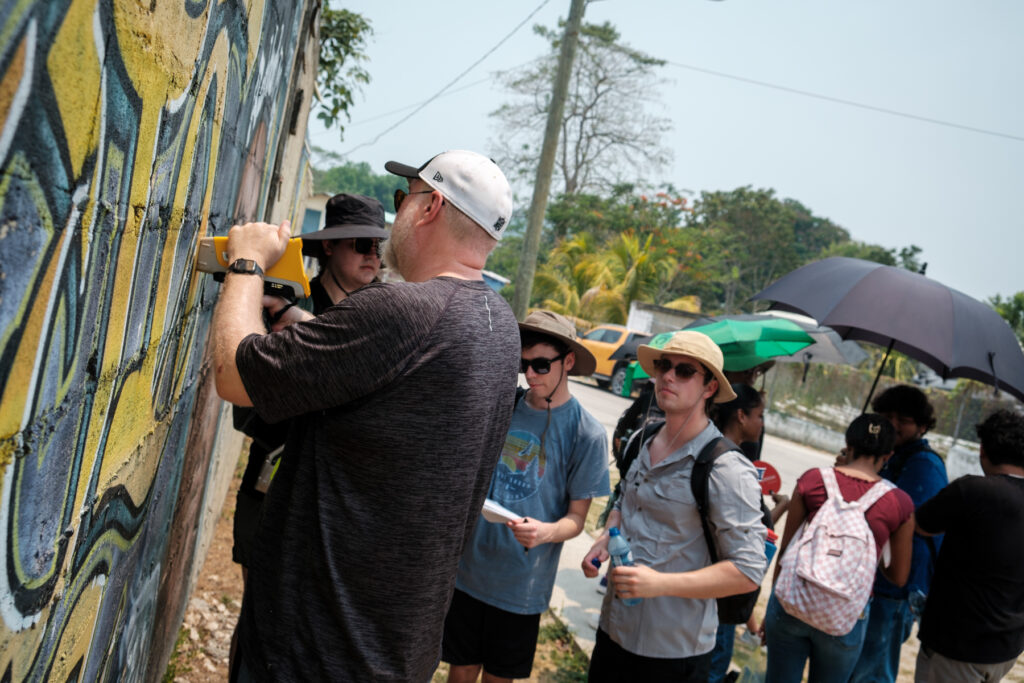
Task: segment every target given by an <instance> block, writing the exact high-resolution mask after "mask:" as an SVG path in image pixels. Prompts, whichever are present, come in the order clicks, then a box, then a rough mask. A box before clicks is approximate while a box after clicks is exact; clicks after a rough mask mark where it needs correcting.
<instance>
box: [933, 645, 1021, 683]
mask: <svg viewBox="0 0 1024 683" xmlns="http://www.w3.org/2000/svg"><path fill="white" fill-rule="evenodd" d="M1016 661H1017V660H1016V658H1014V659H1011V660H1010V661H1008V662H999V663H998V664H971V663H970V662H959V661H957V660H955V659H950V658H949V657H943V656H942V655H940V654H939V653H938V652H936V651H935V650H933V649H931V648H930V647H927V646H925V645H921V649H920V650H918V652H917V669H916V670H915V671H914V683H997V681H1000V680H1002V678H1003V676H1005V675H1006V672H1008V671H1009V670H1010V669H1012V668H1013V664H1014V662H1016Z"/></svg>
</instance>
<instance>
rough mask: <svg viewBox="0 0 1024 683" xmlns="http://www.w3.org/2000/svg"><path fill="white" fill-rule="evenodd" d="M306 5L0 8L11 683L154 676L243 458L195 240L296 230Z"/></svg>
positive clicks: (0, 303)
mask: <svg viewBox="0 0 1024 683" xmlns="http://www.w3.org/2000/svg"><path fill="white" fill-rule="evenodd" d="M319 6H320V2H319V0H248V1H246V2H239V1H235V0H160V1H159V2H157V0H145V1H141V0H0V8H2V12H0V113H2V119H3V124H2V128H0V387H2V388H0V473H2V489H0V491H2V492H0V553H2V561H3V567H2V570H0V645H2V647H0V653H2V654H0V681H11V680H15V681H21V680H29V681H44V680H60V681H66V680H75V681H95V680H104V681H106V680H109V681H113V680H117V681H134V680H150V681H152V680H158V679H159V678H160V677H161V676H162V674H163V671H164V668H165V666H166V663H167V658H168V656H169V654H170V651H171V648H172V647H173V643H174V640H175V636H176V634H177V630H178V627H179V625H180V622H181V617H182V614H183V612H184V608H185V603H186V601H187V598H188V593H189V590H190V589H191V582H192V581H193V580H194V577H195V574H196V572H197V566H196V565H197V562H198V559H197V554H198V553H197V548H205V543H204V542H203V540H204V539H202V538H201V535H202V533H203V529H204V528H209V526H210V525H208V524H206V525H204V523H203V520H202V519H201V518H202V516H203V515H204V514H207V512H206V511H207V510H208V508H210V506H209V504H208V503H209V501H210V500H211V499H215V498H216V499H218V500H219V496H223V494H224V491H223V487H224V485H226V481H224V482H223V484H221V485H220V490H215V489H216V487H217V486H218V484H217V483H216V478H215V477H213V476H212V473H213V472H214V471H215V470H217V469H218V468H219V469H223V462H221V461H223V460H224V459H225V458H228V459H230V462H229V463H228V467H229V468H230V467H232V466H233V465H234V461H235V459H237V456H238V453H237V451H236V452H233V453H218V452H217V449H216V448H215V443H216V441H217V439H218V434H220V433H221V430H228V429H230V423H229V422H230V421H227V422H228V423H227V424H225V423H224V422H225V421H224V420H222V418H221V415H222V414H223V411H222V402H221V401H220V400H219V399H218V398H217V397H216V395H215V392H214V391H213V387H212V384H213V383H212V375H211V373H210V365H209V359H208V356H207V355H206V353H205V349H206V339H207V334H208V331H209V325H210V319H211V316H212V306H213V303H214V301H215V299H216V288H217V285H216V284H215V283H214V282H212V280H211V279H210V278H209V276H207V275H198V274H196V273H194V272H193V266H194V258H195V249H196V244H197V241H198V239H199V237H200V236H203V235H217V234H220V235H222V234H226V233H227V230H228V228H229V227H230V225H231V224H232V223H234V222H238V221H240V220H243V219H251V218H263V219H269V220H280V219H283V218H293V219H294V218H295V213H296V207H294V206H293V205H291V204H288V205H282V204H281V203H280V202H278V203H277V204H275V203H274V200H273V198H274V197H279V198H284V201H286V202H291V203H293V202H294V201H296V198H298V197H300V196H302V194H303V192H302V191H300V189H299V186H300V185H301V183H302V178H303V177H304V176H305V174H304V173H303V169H302V168H300V167H299V166H300V165H301V164H303V163H304V160H305V156H304V155H303V154H302V153H301V151H300V152H299V153H295V152H294V150H293V151H292V152H290V153H288V154H285V151H286V150H287V149H288V148H289V147H290V146H298V147H300V148H301V147H302V145H303V138H304V135H305V127H304V125H303V126H301V130H299V131H298V133H297V134H294V133H290V132H289V130H288V126H287V123H288V122H289V121H290V120H291V114H292V112H291V111H290V108H291V107H293V106H302V107H305V110H304V113H308V105H309V101H308V100H309V97H308V95H307V96H306V97H305V98H304V99H302V98H296V97H295V93H296V92H298V91H299V90H303V91H304V92H305V93H311V92H312V90H313V88H312V79H313V78H314V76H315V74H314V73H312V72H313V71H315V68H316V45H317V36H316V32H317V28H316V27H317V25H318V21H319V15H318V12H319V8H320V7H319ZM311 31H312V34H313V35H311ZM296 100H298V101H296ZM301 120H302V121H305V118H304V117H301ZM284 158H287V159H293V160H294V161H293V162H292V163H293V164H294V165H295V167H294V168H288V167H287V166H285V165H282V163H281V160H282V159H284ZM214 514H215V513H214ZM199 559H201V558H199Z"/></svg>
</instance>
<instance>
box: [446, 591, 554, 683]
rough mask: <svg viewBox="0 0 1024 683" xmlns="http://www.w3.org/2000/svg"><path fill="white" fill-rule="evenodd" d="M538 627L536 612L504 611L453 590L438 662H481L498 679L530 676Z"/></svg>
mask: <svg viewBox="0 0 1024 683" xmlns="http://www.w3.org/2000/svg"><path fill="white" fill-rule="evenodd" d="M539 630H540V615H539V614H515V613H513V612H506V611H505V610H503V609H498V608H497V607H492V606H491V605H488V604H486V603H484V602H481V601H479V600H477V599H476V598H474V597H472V596H471V595H467V594H466V593H463V592H462V591H460V590H458V589H456V591H455V595H454V597H452V604H451V607H449V608H448V616H447V617H445V620H444V640H443V641H442V643H441V661H444V662H448V664H450V665H452V666H474V665H477V664H483V667H484V671H486V672H487V673H489V674H491V675H492V676H497V677H498V678H529V677H530V671H531V670H532V669H533V656H534V654H535V653H536V651H537V632H538V631H539Z"/></svg>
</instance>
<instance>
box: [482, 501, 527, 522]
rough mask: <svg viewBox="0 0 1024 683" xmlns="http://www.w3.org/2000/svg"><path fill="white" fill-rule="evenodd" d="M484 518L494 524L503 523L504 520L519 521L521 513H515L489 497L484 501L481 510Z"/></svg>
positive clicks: (521, 518)
mask: <svg viewBox="0 0 1024 683" xmlns="http://www.w3.org/2000/svg"><path fill="white" fill-rule="evenodd" d="M482 513H483V516H484V519H486V520H487V521H488V522H494V523H495V524H504V523H505V522H521V521H522V520H523V516H522V515H517V514H516V513H514V512H512V511H511V510H509V509H508V508H506V507H503V506H502V505H500V504H498V503H496V502H494V501H493V500H491V499H490V498H488V499H487V500H485V501H484V509H483V510H482Z"/></svg>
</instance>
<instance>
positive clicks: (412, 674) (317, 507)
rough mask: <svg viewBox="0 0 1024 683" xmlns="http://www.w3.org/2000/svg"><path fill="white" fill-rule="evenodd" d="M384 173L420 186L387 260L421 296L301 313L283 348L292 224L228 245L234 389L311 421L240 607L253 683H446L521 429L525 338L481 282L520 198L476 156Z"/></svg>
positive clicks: (225, 315) (274, 502) (404, 210)
mask: <svg viewBox="0 0 1024 683" xmlns="http://www.w3.org/2000/svg"><path fill="white" fill-rule="evenodd" d="M386 168H387V169H388V170H389V171H391V172H392V173H395V174H396V175H399V176H402V177H404V178H407V179H408V184H409V186H408V191H403V190H399V191H397V192H396V193H395V211H396V218H395V223H394V226H393V229H392V233H391V239H390V240H388V243H387V245H388V246H387V250H386V253H385V260H386V261H387V262H388V264H389V266H390V267H391V268H393V269H394V270H395V271H397V272H398V273H399V274H400V275H401V276H402V278H404V280H405V282H401V283H391V284H371V285H368V286H367V287H364V288H363V289H361V290H359V291H358V292H355V293H353V295H352V296H351V297H349V298H348V299H345V300H344V301H342V302H341V303H340V304H338V305H336V306H333V307H331V308H329V309H327V310H326V311H325V312H324V313H322V314H321V315H319V316H317V317H315V318H314V317H312V316H309V315H308V314H306V313H304V312H302V311H300V310H299V309H298V308H297V307H293V308H290V309H288V310H287V311H285V312H284V315H283V316H282V318H281V320H282V322H284V323H286V324H287V326H286V327H285V328H284V329H282V330H280V331H279V332H274V333H272V334H265V332H264V329H263V326H262V323H261V320H260V301H261V295H262V291H263V285H262V278H261V277H259V275H260V274H261V272H262V270H264V269H266V268H269V267H270V266H271V265H273V264H274V263H275V262H276V261H277V260H278V259H279V258H280V256H281V254H282V253H283V251H284V247H285V244H286V243H287V240H288V238H289V236H290V235H289V229H290V228H289V225H288V224H287V223H285V224H283V225H281V226H272V225H267V224H264V223H250V224H246V225H241V226H234V227H232V229H231V231H230V233H229V235H228V246H227V252H228V262H229V263H231V264H232V267H231V269H230V270H229V273H228V275H227V277H226V278H225V282H224V287H223V289H222V290H221V293H220V300H219V302H218V304H217V309H216V312H215V316H214V325H213V332H212V342H213V345H214V346H213V348H214V363H215V369H216V380H217V391H218V393H219V394H220V395H221V397H223V398H224V399H226V400H228V401H231V402H232V403H235V404H238V405H254V406H255V408H256V411H257V412H258V413H259V414H260V415H261V417H263V418H264V419H265V420H267V421H268V422H275V421H279V420H284V419H287V418H292V419H293V422H292V425H293V426H292V428H291V431H290V432H289V437H288V442H287V444H286V447H285V453H284V456H283V458H282V460H281V465H280V468H279V471H278V473H277V475H276V476H275V478H274V482H273V485H272V486H271V487H270V489H269V491H268V493H267V497H266V500H265V502H264V508H263V514H262V517H261V519H260V526H259V529H258V531H257V538H256V542H255V546H254V549H253V556H254V559H253V562H252V566H251V567H250V569H249V580H248V582H247V584H246V591H245V596H244V598H243V601H242V614H241V616H240V618H239V628H238V641H239V655H238V657H237V660H238V664H237V666H236V671H235V675H236V676H237V679H238V680H242V681H245V680H256V681H271V680H274V681H277V680H331V681H349V680H358V681H363V680H401V681H425V680H428V679H429V678H430V676H431V674H432V672H433V671H434V669H435V668H436V666H437V662H438V658H439V654H440V641H441V629H442V624H443V618H444V614H445V610H446V607H447V605H448V603H449V601H450V600H451V596H452V591H453V586H454V580H455V572H456V568H457V566H458V561H459V557H460V555H461V554H462V550H463V547H464V546H465V544H466V541H467V539H468V537H469V534H470V533H471V531H472V529H473V525H474V524H475V522H476V520H477V518H478V517H479V515H480V508H481V506H482V504H483V500H484V496H485V494H486V491H487V486H488V483H489V482H490V478H491V473H492V472H493V469H494V465H495V463H496V462H497V458H498V455H499V453H500V451H501V447H502V443H503V442H504V438H505V433H506V432H507V430H508V425H509V420H510V416H511V412H512V408H513V399H514V391H515V386H516V374H517V370H518V364H519V332H518V328H517V325H516V321H515V317H514V316H513V315H512V311H511V310H510V309H509V307H508V305H507V304H506V303H505V302H504V300H503V299H502V298H501V297H500V296H498V295H497V294H495V293H494V291H493V290H491V289H490V288H489V287H488V286H487V285H486V284H485V283H484V282H483V280H482V275H481V270H482V268H483V266H484V263H485V261H486V259H487V255H488V254H489V252H490V251H491V249H493V248H494V246H495V245H496V244H497V240H498V239H499V238H500V237H501V234H502V232H503V230H504V228H505V226H507V225H508V220H509V214H510V213H511V210H512V200H511V190H510V189H509V186H508V182H507V181H506V179H505V176H504V175H503V174H502V173H501V171H500V170H499V169H498V167H497V166H496V165H495V164H494V162H492V161H490V160H488V159H486V158H485V157H482V156H480V155H479V154H476V153H473V152H464V151H453V152H445V153H443V154H439V155H437V156H436V157H434V158H432V159H431V160H430V161H428V162H427V163H426V164H424V165H423V166H421V167H419V168H413V167H410V166H406V165H404V164H396V163H395V162H388V164H387V165H386ZM253 271H255V273H256V276H254V275H253V274H252V272H253ZM282 307H283V306H282V304H281V303H275V304H274V305H273V306H272V307H271V308H273V309H280V308H282ZM270 312H271V313H274V312H275V311H274V310H271V311H270Z"/></svg>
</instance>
